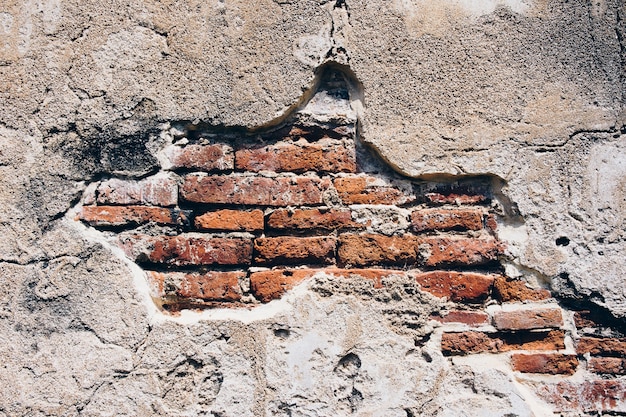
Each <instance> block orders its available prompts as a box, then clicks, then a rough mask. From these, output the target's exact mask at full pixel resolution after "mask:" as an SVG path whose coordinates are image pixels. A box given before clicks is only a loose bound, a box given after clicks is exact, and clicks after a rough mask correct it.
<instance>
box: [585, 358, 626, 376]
mask: <svg viewBox="0 0 626 417" xmlns="http://www.w3.org/2000/svg"><path fill="white" fill-rule="evenodd" d="M588 369H589V370H590V371H591V372H595V373H597V374H611V375H626V358H590V359H589V362H588Z"/></svg>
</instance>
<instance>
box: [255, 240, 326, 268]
mask: <svg viewBox="0 0 626 417" xmlns="http://www.w3.org/2000/svg"><path fill="white" fill-rule="evenodd" d="M336 246H337V240H336V239H335V238H334V237H328V236H324V237H289V236H287V237H266V238H257V239H255V240H254V252H255V255H254V261H255V262H258V263H259V264H263V265H268V264H270V265H277V264H283V265H291V264H296V263H313V264H315V263H325V264H329V263H333V262H334V258H335V247H336Z"/></svg>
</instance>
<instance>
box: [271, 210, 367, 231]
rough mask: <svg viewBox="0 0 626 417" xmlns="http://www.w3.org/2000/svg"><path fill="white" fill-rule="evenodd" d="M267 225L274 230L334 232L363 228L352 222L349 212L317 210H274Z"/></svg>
mask: <svg viewBox="0 0 626 417" xmlns="http://www.w3.org/2000/svg"><path fill="white" fill-rule="evenodd" d="M267 225H268V227H269V228H270V229H274V230H289V229H293V230H307V229H322V230H336V229H346V228H350V229H355V228H363V227H364V226H363V225H362V224H359V223H356V222H354V221H352V215H351V213H350V210H347V209H317V208H315V209H296V210H288V209H278V210H275V211H274V212H272V213H271V214H270V215H269V217H268V219H267Z"/></svg>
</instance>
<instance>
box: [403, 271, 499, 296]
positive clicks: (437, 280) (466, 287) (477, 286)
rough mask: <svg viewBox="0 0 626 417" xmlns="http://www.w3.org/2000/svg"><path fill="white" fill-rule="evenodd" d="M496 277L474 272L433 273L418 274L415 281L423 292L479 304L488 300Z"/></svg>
mask: <svg viewBox="0 0 626 417" xmlns="http://www.w3.org/2000/svg"><path fill="white" fill-rule="evenodd" d="M494 279H495V275H485V274H477V273H472V272H455V271H431V272H423V273H416V274H415V280H416V281H417V283H418V284H420V286H421V287H422V290H424V291H427V292H429V293H431V294H433V295H434V296H436V297H447V298H448V299H450V300H452V301H461V302H477V301H481V300H484V299H485V298H487V297H488V296H489V294H490V292H491V287H492V285H493V281H494Z"/></svg>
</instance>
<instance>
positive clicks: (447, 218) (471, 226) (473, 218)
mask: <svg viewBox="0 0 626 417" xmlns="http://www.w3.org/2000/svg"><path fill="white" fill-rule="evenodd" d="M411 225H412V226H413V230H414V231H416V232H426V231H434V230H440V231H448V230H460V231H465V230H481V229H482V228H483V211H482V210H479V209H438V208H437V209H421V210H415V211H413V212H412V213H411Z"/></svg>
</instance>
